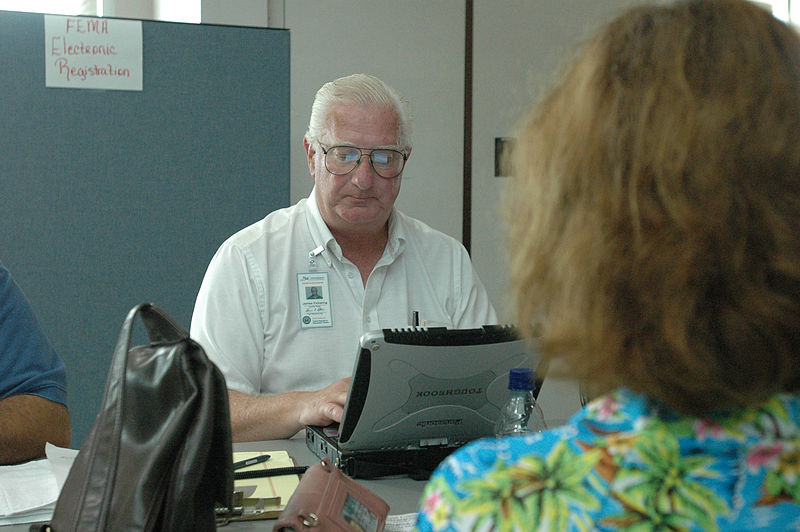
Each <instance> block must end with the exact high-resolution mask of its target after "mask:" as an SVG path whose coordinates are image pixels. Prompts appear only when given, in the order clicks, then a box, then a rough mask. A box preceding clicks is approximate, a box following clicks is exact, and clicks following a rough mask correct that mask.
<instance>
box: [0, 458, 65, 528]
mask: <svg viewBox="0 0 800 532" xmlns="http://www.w3.org/2000/svg"><path fill="white" fill-rule="evenodd" d="M46 451H47V459H42V460H33V461H31V462H26V463H24V464H19V465H13V466H2V467H0V526H4V525H15V524H20V523H36V522H40V521H49V520H50V519H51V518H52V517H53V510H54V509H55V506H56V500H57V499H58V494H59V492H60V490H61V486H63V485H64V480H65V479H66V478H67V473H69V468H70V467H71V466H72V462H73V460H74V459H75V455H77V454H78V451H76V450H73V449H62V448H60V447H56V446H54V445H50V444H47V449H46Z"/></svg>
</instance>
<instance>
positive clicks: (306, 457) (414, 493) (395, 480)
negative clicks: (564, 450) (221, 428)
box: [0, 438, 425, 532]
mask: <svg viewBox="0 0 800 532" xmlns="http://www.w3.org/2000/svg"><path fill="white" fill-rule="evenodd" d="M233 448H234V450H235V451H280V450H286V451H288V453H289V455H290V456H292V457H293V458H294V459H295V461H296V462H297V464H298V465H313V464H315V463H316V462H317V457H316V456H314V453H312V452H311V451H310V450H309V449H308V447H306V442H305V439H304V438H293V439H291V440H269V441H262V442H247V443H236V444H234V446H233ZM359 482H361V483H362V484H363V485H364V486H366V487H367V488H369V489H370V490H372V491H373V492H375V493H376V494H377V495H378V496H379V497H381V498H382V499H383V500H385V501H386V502H387V503H389V513H390V514H391V515H395V514H406V513H411V512H416V510H417V507H418V505H419V499H420V496H421V495H422V489H423V488H424V487H425V481H421V480H412V479H410V478H407V477H391V478H382V479H377V480H359ZM273 523H274V520H260V521H249V522H238V523H230V524H228V525H226V526H224V527H220V530H221V531H225V530H230V531H237V532H243V531H248V530H253V531H255V530H258V531H261V532H263V531H264V530H271V529H272V525H273ZM29 528H30V525H27V524H26V525H10V526H0V531H2V532H27V531H28V530H29Z"/></svg>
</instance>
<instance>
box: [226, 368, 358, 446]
mask: <svg viewBox="0 0 800 532" xmlns="http://www.w3.org/2000/svg"><path fill="white" fill-rule="evenodd" d="M349 388H350V377H347V378H345V379H340V380H338V381H335V382H334V383H332V384H331V385H330V386H328V387H326V388H323V389H322V390H318V391H316V392H288V393H282V394H276V395H251V394H246V393H242V392H237V391H234V390H228V398H229V400H230V411H231V429H232V434H233V441H235V442H240V441H259V440H277V439H283V438H291V437H292V436H294V435H295V434H296V433H297V432H298V431H299V430H301V429H302V428H303V427H305V426H306V425H322V426H324V425H329V424H330V423H332V422H337V423H338V422H339V421H341V419H342V413H343V411H344V403H345V401H346V400H347V392H348V390H349Z"/></svg>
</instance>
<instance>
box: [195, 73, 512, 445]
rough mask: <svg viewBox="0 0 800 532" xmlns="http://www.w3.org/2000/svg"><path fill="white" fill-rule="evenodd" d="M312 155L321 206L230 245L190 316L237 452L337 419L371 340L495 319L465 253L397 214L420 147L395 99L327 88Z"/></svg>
mask: <svg viewBox="0 0 800 532" xmlns="http://www.w3.org/2000/svg"><path fill="white" fill-rule="evenodd" d="M303 145H304V147H305V151H306V155H307V157H308V168H309V171H310V173H311V176H312V177H313V178H314V189H313V191H312V192H311V195H310V196H309V197H308V198H305V199H303V200H301V201H299V202H298V203H297V204H295V205H293V206H291V207H288V208H284V209H280V210H277V211H275V212H272V213H270V214H269V215H268V216H267V217H266V218H264V219H263V220H261V221H259V222H256V223H255V224H253V225H251V226H249V227H247V228H245V229H243V230H241V231H239V232H238V233H236V234H234V235H233V236H232V237H230V238H229V239H228V240H227V241H226V242H225V243H223V244H222V246H221V247H220V249H219V250H218V251H217V253H216V254H215V256H214V258H213V259H212V261H211V264H210V266H209V267H208V271H207V272H206V275H205V278H204V280H203V283H202V286H201V287H200V292H199V294H198V297H197V302H196V304H195V308H194V314H193V316H192V325H191V334H192V337H193V338H194V339H196V340H197V341H198V342H199V343H200V344H201V345H202V346H203V347H204V349H205V350H206V352H207V353H208V355H209V357H210V358H211V359H212V360H213V361H214V362H215V363H216V364H217V366H219V368H220V370H221V371H222V372H223V374H224V375H225V378H226V381H227V385H228V390H229V398H230V407H231V424H232V428H233V439H234V441H253V440H265V439H276V438H287V437H291V436H292V435H294V434H296V433H297V432H298V431H299V430H301V429H302V428H303V427H304V426H306V425H327V424H329V423H331V422H338V421H339V420H340V419H341V416H342V411H343V407H344V403H345V400H346V398H347V392H348V387H349V382H350V379H349V375H350V374H351V372H352V369H353V363H354V356H355V353H356V346H357V344H358V339H359V338H360V336H361V335H362V334H363V333H364V332H367V331H370V330H376V329H383V328H402V327H408V326H410V325H415V324H416V323H417V322H418V323H419V324H424V325H427V326H446V327H457V328H467V327H480V326H481V325H485V324H492V323H496V322H497V317H496V314H495V311H494V309H493V307H492V305H491V302H490V301H489V298H488V296H487V294H486V290H485V289H484V287H483V285H482V284H481V282H480V280H479V279H478V277H477V275H476V273H475V271H474V270H473V268H472V264H471V262H470V259H469V256H468V254H467V252H466V250H465V249H464V247H463V246H462V245H461V244H460V243H459V242H458V241H457V240H455V239H453V238H452V237H449V236H447V235H444V234H443V233H440V232H438V231H436V230H434V229H432V228H430V227H428V226H427V225H425V224H423V223H422V222H420V221H419V220H415V219H413V218H410V217H408V216H406V215H404V214H403V213H401V212H399V211H398V210H397V209H395V208H394V202H395V199H396V198H397V195H398V193H399V192H400V181H401V176H402V172H403V168H404V167H405V164H406V161H407V160H408V157H409V155H410V154H411V147H412V146H411V138H410V125H409V117H408V112H407V110H406V104H405V102H404V101H403V99H402V98H401V97H400V96H399V94H398V93H397V92H396V91H395V90H394V89H393V88H391V87H389V86H388V85H387V84H386V83H384V82H383V81H381V80H380V79H378V78H376V77H374V76H370V75H366V74H353V75H350V76H346V77H343V78H339V79H337V80H335V81H332V82H329V83H326V84H325V85H324V86H323V87H322V88H321V89H320V90H319V91H318V92H317V95H316V97H315V100H314V104H313V106H312V111H311V118H310V121H309V127H308V131H307V132H306V134H305V137H304V139H303ZM311 293H316V294H317V295H318V296H320V297H318V298H310V297H308V295H309V294H311ZM417 320H418V321H417Z"/></svg>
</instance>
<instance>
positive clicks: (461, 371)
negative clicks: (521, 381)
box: [306, 325, 544, 478]
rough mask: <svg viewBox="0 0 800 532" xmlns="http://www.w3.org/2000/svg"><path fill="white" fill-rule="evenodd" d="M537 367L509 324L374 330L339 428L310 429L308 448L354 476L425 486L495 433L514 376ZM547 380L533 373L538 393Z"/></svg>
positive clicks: (364, 341) (364, 342) (362, 346)
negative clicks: (456, 454)
mask: <svg viewBox="0 0 800 532" xmlns="http://www.w3.org/2000/svg"><path fill="white" fill-rule="evenodd" d="M537 365H538V358H537V357H536V356H535V354H534V353H533V352H532V351H531V349H530V344H529V343H528V342H526V341H524V340H522V339H520V338H519V336H518V334H517V330H516V328H515V327H513V326H509V325H491V326H484V327H481V328H476V329H448V328H445V327H431V328H419V327H412V328H408V329H382V330H377V331H371V332H368V333H366V334H364V335H363V336H362V337H361V340H360V342H359V346H358V354H357V357H356V362H355V365H354V368H353V378H352V381H351V383H350V392H349V394H348V398H347V402H346V403H345V407H344V414H343V416H342V421H341V423H339V424H333V425H330V426H327V427H320V426H309V427H306V444H307V446H308V448H309V449H310V450H311V451H313V452H314V453H315V454H316V455H317V456H319V457H320V458H324V457H327V458H329V459H330V460H331V461H332V462H333V463H334V464H336V466H337V467H339V468H340V469H342V470H343V471H344V472H345V473H346V474H348V475H350V476H352V477H355V478H377V477H382V476H387V475H408V476H411V477H413V478H427V477H428V476H429V475H430V473H431V471H432V470H433V469H434V468H435V467H436V465H437V464H438V463H439V462H441V461H442V460H443V459H444V458H445V457H446V456H447V455H448V454H450V453H451V452H453V451H454V450H455V449H457V448H458V447H460V446H462V445H464V444H465V443H467V442H469V441H472V440H474V439H477V438H480V437H484V436H491V435H493V434H494V424H495V420H496V419H497V417H498V415H499V413H500V408H501V407H502V406H503V404H505V401H506V399H507V397H508V372H509V370H510V369H512V368H517V367H530V368H534V369H537ZM543 378H544V375H543V372H542V371H537V387H536V389H537V392H538V390H539V388H540V387H541V381H542V379H543Z"/></svg>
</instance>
